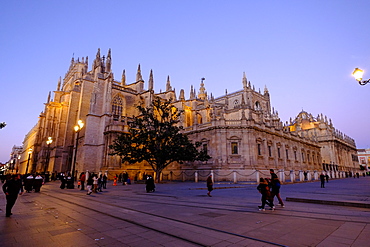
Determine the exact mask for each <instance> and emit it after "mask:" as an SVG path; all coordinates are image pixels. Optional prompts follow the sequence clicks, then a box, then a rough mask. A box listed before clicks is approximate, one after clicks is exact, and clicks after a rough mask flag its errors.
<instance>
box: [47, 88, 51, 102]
mask: <svg viewBox="0 0 370 247" xmlns="http://www.w3.org/2000/svg"><path fill="white" fill-rule="evenodd" d="M50 98H51V92H50V91H49V95H48V101H47V103H50Z"/></svg>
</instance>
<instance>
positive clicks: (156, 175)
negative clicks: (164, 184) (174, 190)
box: [155, 170, 162, 183]
mask: <svg viewBox="0 0 370 247" xmlns="http://www.w3.org/2000/svg"><path fill="white" fill-rule="evenodd" d="M161 173H162V170H156V171H155V180H156V182H157V183H159V182H161Z"/></svg>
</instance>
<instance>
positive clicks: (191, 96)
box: [190, 85, 195, 99]
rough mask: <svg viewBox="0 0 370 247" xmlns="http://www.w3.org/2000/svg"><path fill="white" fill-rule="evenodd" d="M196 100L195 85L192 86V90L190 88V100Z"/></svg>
mask: <svg viewBox="0 0 370 247" xmlns="http://www.w3.org/2000/svg"><path fill="white" fill-rule="evenodd" d="M194 98H195V94H194V90H193V85H191V88H190V99H194Z"/></svg>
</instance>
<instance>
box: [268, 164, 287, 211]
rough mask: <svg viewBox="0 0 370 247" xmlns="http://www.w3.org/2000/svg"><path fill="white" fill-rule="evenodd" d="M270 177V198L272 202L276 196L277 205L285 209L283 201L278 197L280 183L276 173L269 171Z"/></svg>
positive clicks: (272, 170)
mask: <svg viewBox="0 0 370 247" xmlns="http://www.w3.org/2000/svg"><path fill="white" fill-rule="evenodd" d="M270 175H271V196H272V201H274V197H275V196H276V198H277V199H278V201H279V205H280V206H281V207H283V208H285V206H284V202H283V200H282V199H281V197H280V187H281V182H280V180H279V178H278V176H277V175H276V173H275V172H274V169H270Z"/></svg>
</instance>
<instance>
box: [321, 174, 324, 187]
mask: <svg viewBox="0 0 370 247" xmlns="http://www.w3.org/2000/svg"><path fill="white" fill-rule="evenodd" d="M320 181H321V188H325V175H324V173H321V175H320Z"/></svg>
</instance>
